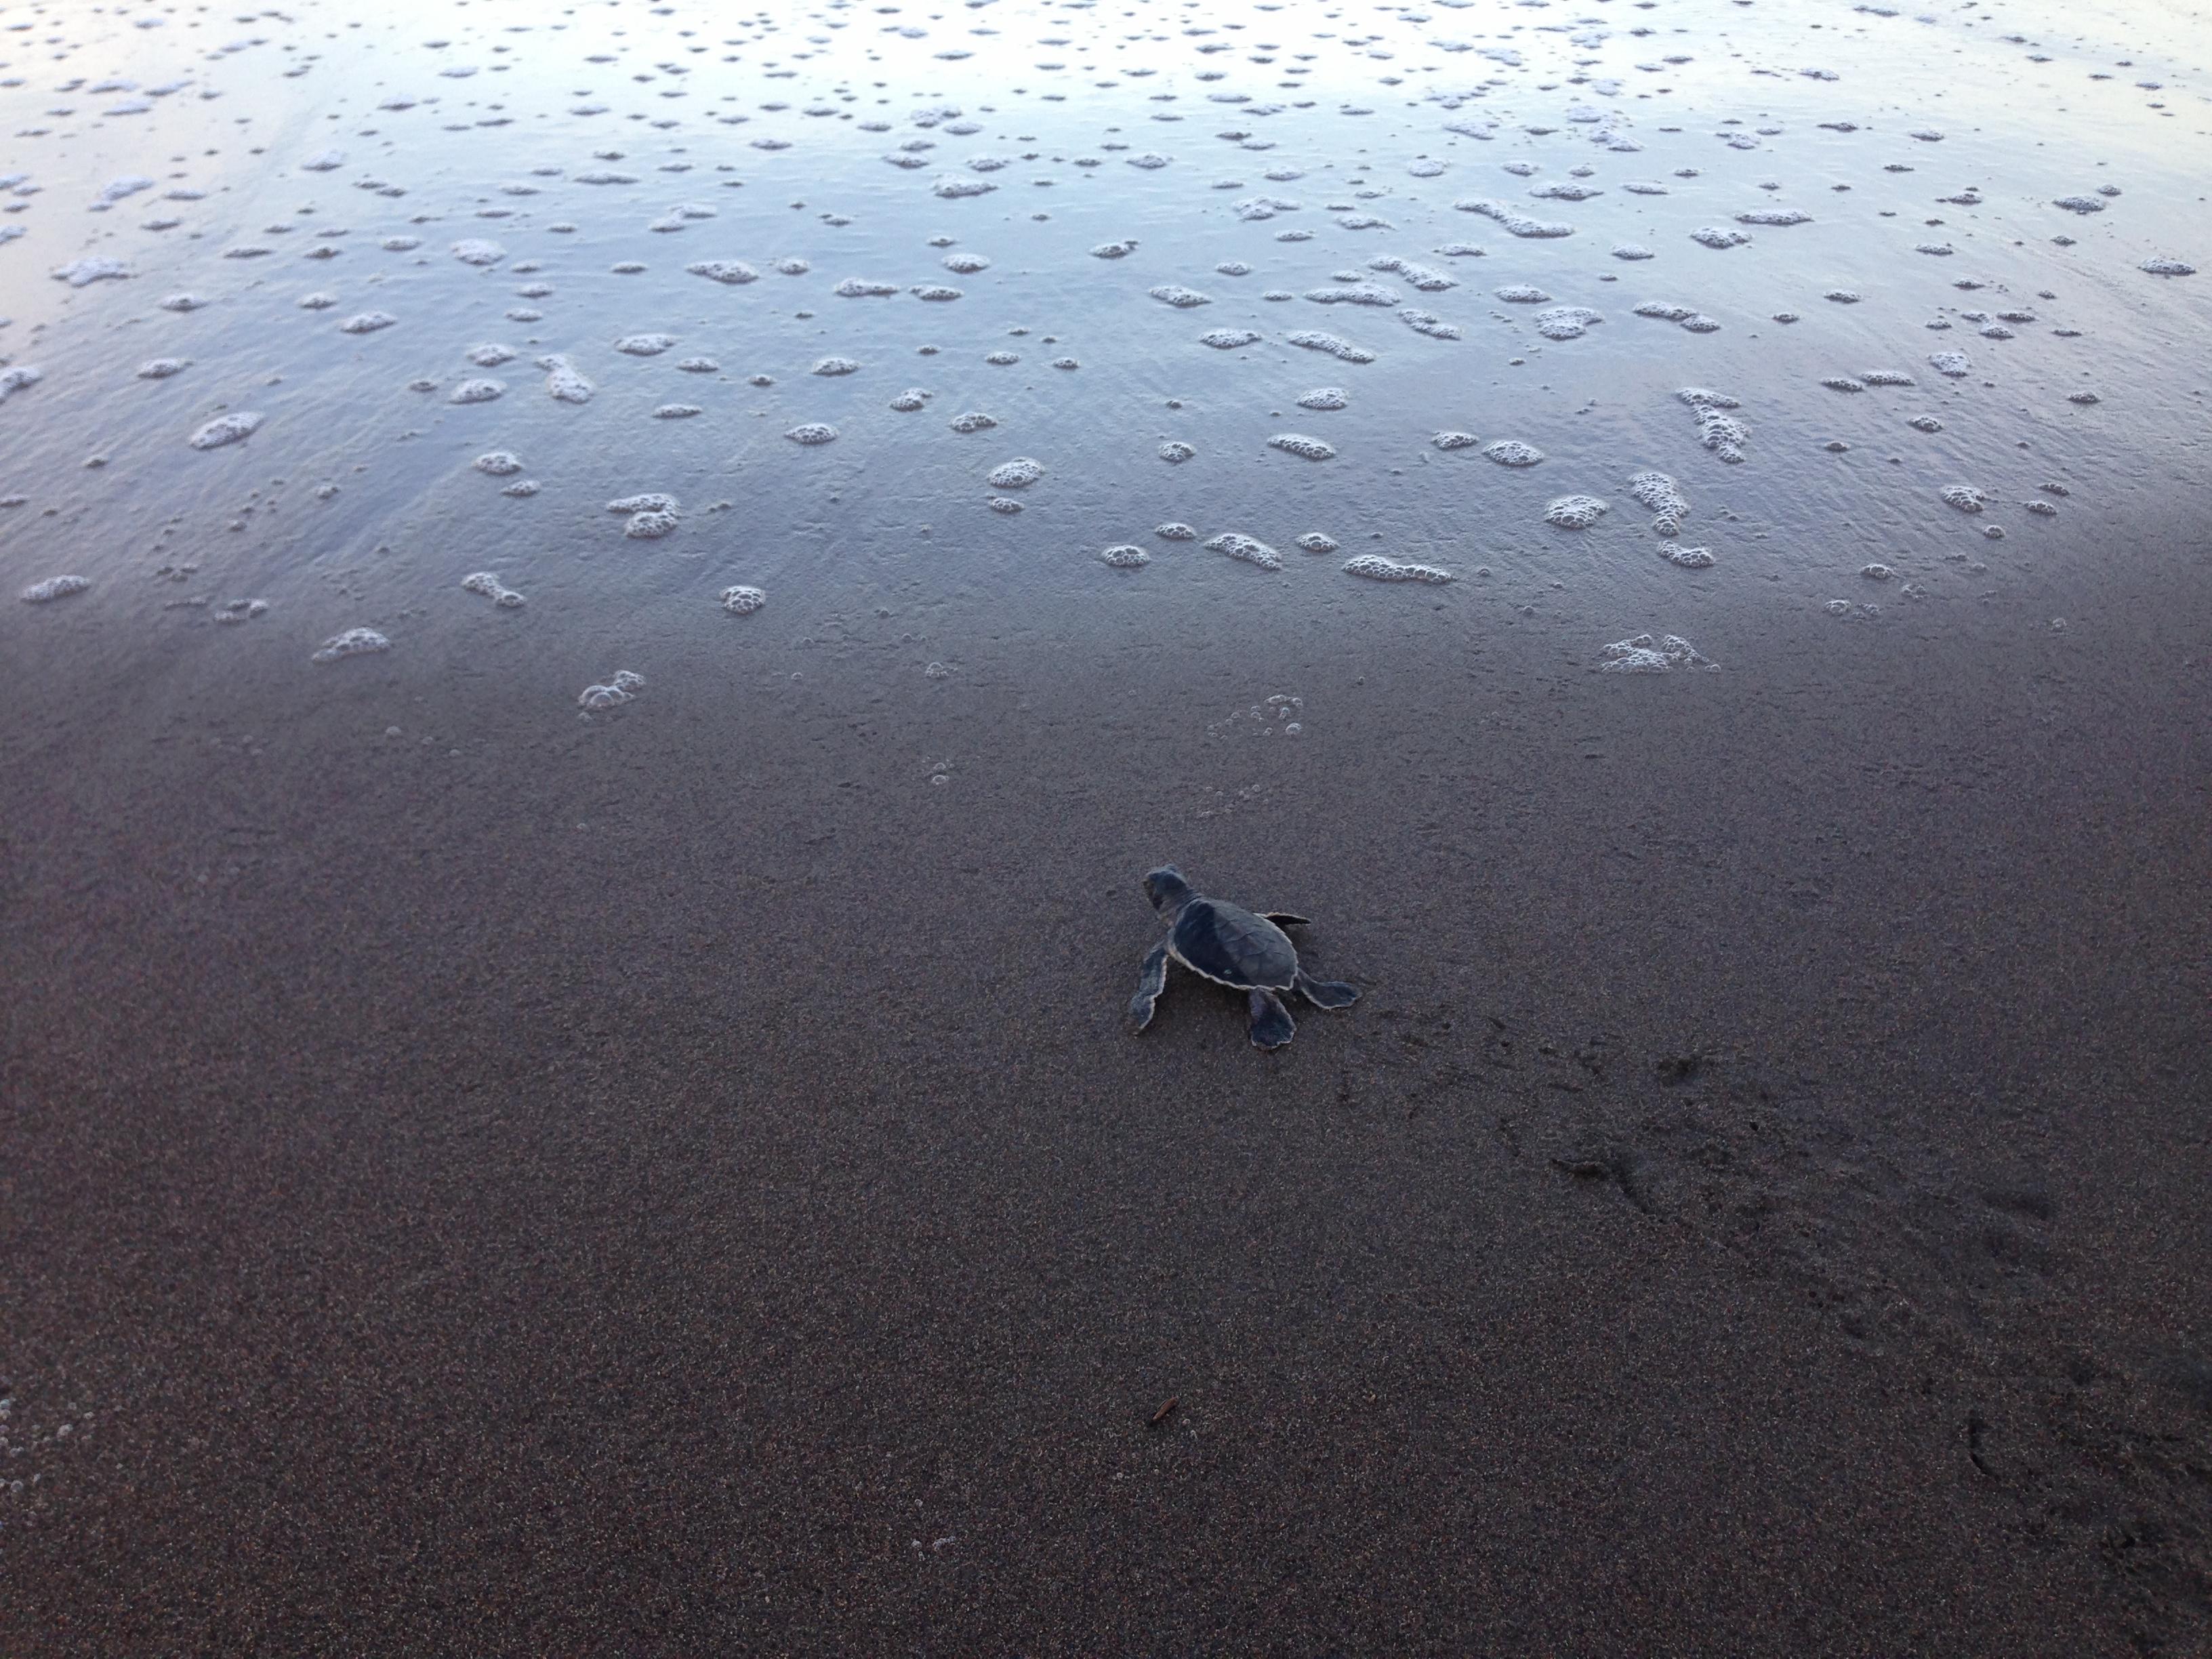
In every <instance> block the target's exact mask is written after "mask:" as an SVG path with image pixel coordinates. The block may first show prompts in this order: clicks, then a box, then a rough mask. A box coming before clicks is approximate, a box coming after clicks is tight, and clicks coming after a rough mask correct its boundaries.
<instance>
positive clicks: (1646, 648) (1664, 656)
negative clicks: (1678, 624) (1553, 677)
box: [1598, 634, 1720, 674]
mask: <svg viewBox="0 0 2212 1659" xmlns="http://www.w3.org/2000/svg"><path fill="white" fill-rule="evenodd" d="M1598 654H1599V655H1600V656H1601V658H1603V659H1604V660H1603V661H1602V662H1601V663H1600V664H1599V666H1600V667H1601V668H1602V669H1603V670H1604V671H1606V672H1607V673H1608V674H1657V673H1662V672H1664V671H1666V670H1668V669H1669V668H1718V667H1719V666H1720V665H1719V664H1718V663H1717V662H1715V661H1714V660H1713V659H1711V657H1708V656H1706V655H1705V653H1702V652H1700V651H1699V649H1698V648H1697V647H1695V646H1693V645H1692V644H1691V643H1690V642H1689V641H1687V640H1686V639H1684V638H1683V637H1682V636H1681V635H1679V634H1666V635H1660V636H1659V637H1657V638H1656V639H1655V638H1654V637H1653V636H1652V635H1649V634H1638V635H1637V636H1636V637H1635V638H1634V639H1631V640H1615V641H1613V643H1612V644H1611V645H1608V646H1607V647H1605V648H1604V649H1603V650H1601V652H1599V653H1598Z"/></svg>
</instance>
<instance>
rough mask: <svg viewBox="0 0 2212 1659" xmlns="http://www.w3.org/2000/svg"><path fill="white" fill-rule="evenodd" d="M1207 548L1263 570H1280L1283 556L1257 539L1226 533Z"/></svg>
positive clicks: (1216, 538) (1211, 542) (1213, 539)
mask: <svg viewBox="0 0 2212 1659" xmlns="http://www.w3.org/2000/svg"><path fill="white" fill-rule="evenodd" d="M1206 546H1207V547H1208V548H1209V549H1210V550H1212V551H1213V552H1216V553H1226V554H1227V555H1228V556H1230V557H1231V558H1232V559H1242V560H1243V561H1244V562H1245V563H1247V564H1256V565H1258V566H1259V567H1260V568H1261V569H1262V570H1280V569H1281V568H1283V556H1282V555H1281V554H1279V553H1278V552H1276V551H1275V550H1274V549H1273V548H1272V547H1270V546H1268V545H1267V543H1265V542H1263V541H1261V540H1260V539H1258V538H1256V537H1253V536H1244V535H1240V534H1238V533H1237V532H1235V531H1233V530H1231V531H1224V532H1222V533H1221V534H1220V535H1218V536H1216V537H1214V538H1212V539H1211V540H1209V541H1208V542H1207V543H1206Z"/></svg>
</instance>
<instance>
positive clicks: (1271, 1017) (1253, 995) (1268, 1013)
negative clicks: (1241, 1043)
mask: <svg viewBox="0 0 2212 1659" xmlns="http://www.w3.org/2000/svg"><path fill="white" fill-rule="evenodd" d="M1245 1001H1246V1002H1247V1004H1248V1005H1249V1006H1250V1008H1251V1010H1252V1046H1253V1047H1254V1048H1281V1047H1282V1046H1283V1045H1284V1044H1285V1042H1289V1041H1290V1040H1291V1038H1292V1037H1294V1036H1297V1033H1298V1028H1297V1022H1296V1021H1295V1020H1293V1019H1292V1018H1291V1011H1290V1010H1289V1009H1287V1008H1285V1007H1284V1006H1283V1000H1282V998H1280V997H1279V996H1277V995H1276V994H1274V993H1273V991H1270V990H1267V989H1265V988H1263V987H1259V986H1255V987H1253V988H1252V990H1251V991H1250V992H1249V994H1247V995H1246V998H1245Z"/></svg>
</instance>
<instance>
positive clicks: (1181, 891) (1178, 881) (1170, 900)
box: [1145, 864, 1197, 919]
mask: <svg viewBox="0 0 2212 1659" xmlns="http://www.w3.org/2000/svg"><path fill="white" fill-rule="evenodd" d="M1145 896H1146V898H1148V899H1150V900H1152V908H1154V909H1155V910H1157V911H1158V912H1159V913H1160V914H1161V915H1164V916H1166V917H1169V918H1170V919H1172V918H1173V917H1174V915H1175V914H1176V911H1178V910H1180V909H1182V907H1183V906H1184V905H1186V904H1188V903H1189V902H1190V901H1191V900H1192V899H1194V898H1195V897H1196V896H1197V895H1196V894H1194V892H1192V890H1191V886H1190V884H1189V883H1188V882H1187V881H1185V880H1184V879H1183V878H1182V871H1180V870H1178V869H1176V867H1175V866H1173V865H1172V864H1163V865H1162V866H1160V867H1159V868H1158V869H1157V870H1155V871H1153V872H1152V873H1151V874H1150V875H1148V876H1146V878H1145Z"/></svg>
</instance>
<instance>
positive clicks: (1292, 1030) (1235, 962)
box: [1129, 864, 1359, 1048]
mask: <svg viewBox="0 0 2212 1659" xmlns="http://www.w3.org/2000/svg"><path fill="white" fill-rule="evenodd" d="M1145 896H1146V897H1147V898H1149V899H1151V900H1152V908H1154V909H1156V910H1158V912H1159V913H1160V915H1162V916H1164V917H1165V918H1166V920H1167V923H1168V936H1167V937H1166V938H1165V939H1162V940H1161V941H1160V942H1159V943H1158V945H1154V946H1153V947H1152V952H1151V954H1150V955H1148V956H1146V958H1145V971H1144V974H1143V975H1142V976H1141V977H1140V978H1139V980H1138V981H1137V994H1136V995H1135V996H1133V997H1132V998H1130V999H1129V1018H1130V1021H1131V1023H1132V1024H1133V1025H1134V1027H1135V1029H1136V1030H1139V1031H1141V1030H1144V1029H1145V1027H1146V1026H1147V1025H1149V1024H1152V1005H1153V1004H1154V1003H1155V1002H1157V1001H1158V1000H1159V996H1160V993H1161V992H1162V991H1164V990H1165V989H1166V988H1167V983H1168V963H1169V961H1170V958H1172V959H1173V960H1175V961H1176V962H1179V963H1182V965H1183V966H1184V967H1186V968H1188V969H1190V971H1191V972H1192V973H1194V974H1196V975H1198V976H1199V977H1200V979H1210V980H1212V981H1213V982H1214V983H1215V984H1216V985H1226V986H1227V987H1229V988H1230V989H1231V990H1232V991H1242V992H1243V993H1244V994H1245V1000H1246V1002H1247V1003H1248V1004H1249V1006H1250V1008H1251V1011H1252V1043H1253V1046H1254V1047H1255V1048H1281V1047H1282V1046H1283V1044H1285V1042H1289V1041H1290V1040H1291V1037H1292V1036H1295V1035H1297V1029H1298V1028H1297V1025H1296V1024H1294V1023H1293V1022H1292V1021H1291V1011H1290V1010H1289V1009H1287V1008H1285V1007H1284V1006H1283V999H1282V996H1281V993H1283V992H1285V991H1290V990H1296V991H1297V993H1298V994H1300V995H1302V996H1304V998H1305V1000H1307V1001H1309V1002H1310V1003H1312V1004H1313V1005H1314V1006H1316V1007H1317V1008H1349V1007H1350V1006H1352V1004H1353V1003H1354V1002H1357V1001H1358V1000H1359V993H1358V992H1357V991H1355V990H1353V989H1352V987H1350V986H1349V985H1339V984H1336V983H1334V982H1332V981H1327V980H1317V979H1314V978H1312V977H1310V976H1309V975H1307V973H1306V971H1305V970H1304V969H1303V968H1301V967H1299V966H1298V948H1297V945H1293V944H1291V939H1290V935H1289V934H1287V933H1285V932H1284V931H1283V929H1284V928H1285V927H1297V926H1298V925H1299V924H1300V923H1302V922H1304V921H1305V918H1304V916H1294V915H1288V914H1287V913H1285V912H1283V911H1279V910H1277V911H1266V912H1261V913H1260V914H1257V915H1255V914H1254V913H1253V912H1252V911H1249V910H1240V909H1238V908H1237V906H1235V905H1233V904H1225V903H1223V902H1221V901H1220V900H1219V899H1210V898H1201V897H1200V896H1199V895H1198V894H1197V893H1196V892H1195V891H1194V890H1193V889H1192V887H1191V884H1189V883H1188V882H1187V881H1185V880H1184V879H1183V878H1182V872H1181V871H1179V870H1177V869H1176V867H1175V866H1173V865H1171V864H1169V865H1163V866H1161V867H1160V868H1158V869H1157V870H1155V871H1153V872H1152V874H1150V875H1148V876H1146V878H1145Z"/></svg>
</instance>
